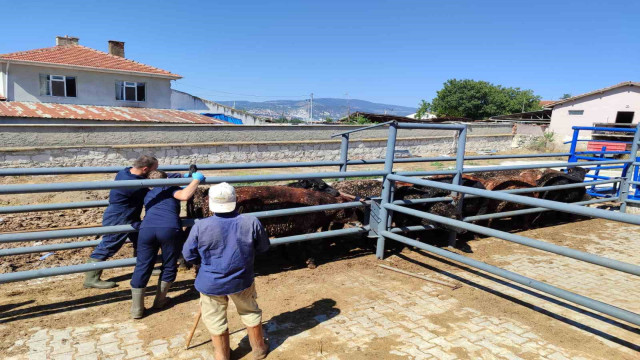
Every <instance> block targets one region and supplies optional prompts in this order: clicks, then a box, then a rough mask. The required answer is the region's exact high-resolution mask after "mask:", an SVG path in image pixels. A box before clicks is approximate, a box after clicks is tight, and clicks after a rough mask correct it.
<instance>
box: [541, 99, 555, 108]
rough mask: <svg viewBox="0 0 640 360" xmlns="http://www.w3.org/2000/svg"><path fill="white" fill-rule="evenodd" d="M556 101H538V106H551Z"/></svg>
mask: <svg viewBox="0 0 640 360" xmlns="http://www.w3.org/2000/svg"><path fill="white" fill-rule="evenodd" d="M556 101H558V100H540V106H542V107H545V106H547V105H549V104H553V103H554V102H556Z"/></svg>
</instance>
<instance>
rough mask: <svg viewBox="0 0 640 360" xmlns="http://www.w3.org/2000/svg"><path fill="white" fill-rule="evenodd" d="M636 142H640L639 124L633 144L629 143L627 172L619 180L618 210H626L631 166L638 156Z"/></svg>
mask: <svg viewBox="0 0 640 360" xmlns="http://www.w3.org/2000/svg"><path fill="white" fill-rule="evenodd" d="M638 142H640V125H638V126H637V127H636V133H635V135H634V136H633V144H631V154H629V158H630V160H631V163H629V167H628V168H627V172H626V173H625V174H624V176H623V177H622V181H621V182H620V212H627V198H628V197H629V187H630V186H631V184H630V182H631V181H633V167H634V166H635V165H634V163H635V162H636V158H637V156H638Z"/></svg>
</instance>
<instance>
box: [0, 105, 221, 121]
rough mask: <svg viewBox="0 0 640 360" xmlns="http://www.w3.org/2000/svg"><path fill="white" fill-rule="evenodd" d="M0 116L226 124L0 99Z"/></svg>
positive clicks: (156, 112)
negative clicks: (1, 100) (2, 100)
mask: <svg viewBox="0 0 640 360" xmlns="http://www.w3.org/2000/svg"><path fill="white" fill-rule="evenodd" d="M2 117H17V118H45V119H73V120H104V121H132V122H160V123H182V124H228V123H227V122H225V121H221V120H217V119H213V118H210V117H207V116H204V115H200V114H197V113H193V112H189V111H182V110H171V109H149V108H131V107H116V106H96V105H71V104H53V103H36V102H22V101H7V102H0V119H1V118H2Z"/></svg>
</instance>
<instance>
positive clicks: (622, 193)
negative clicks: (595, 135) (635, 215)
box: [569, 126, 640, 212]
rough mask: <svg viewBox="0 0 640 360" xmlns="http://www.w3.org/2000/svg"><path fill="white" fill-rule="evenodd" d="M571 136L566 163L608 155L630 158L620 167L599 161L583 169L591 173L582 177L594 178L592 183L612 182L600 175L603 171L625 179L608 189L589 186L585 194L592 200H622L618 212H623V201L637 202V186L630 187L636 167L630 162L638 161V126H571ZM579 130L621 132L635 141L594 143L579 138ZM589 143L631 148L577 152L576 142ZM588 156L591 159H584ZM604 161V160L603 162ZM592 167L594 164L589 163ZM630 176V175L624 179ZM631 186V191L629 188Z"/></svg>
mask: <svg viewBox="0 0 640 360" xmlns="http://www.w3.org/2000/svg"><path fill="white" fill-rule="evenodd" d="M572 129H573V136H572V139H571V141H570V142H569V143H570V144H571V145H570V149H569V162H579V161H580V160H586V161H603V159H604V158H605V156H607V155H629V158H630V159H629V161H628V162H626V163H623V164H617V165H613V164H616V163H615V161H614V160H609V161H608V163H607V162H602V163H599V164H595V165H596V166H594V167H586V168H587V169H589V170H593V171H594V173H593V174H586V175H585V177H587V178H589V179H593V180H591V181H598V180H609V179H612V177H611V176H606V175H601V174H600V171H602V170H620V173H619V175H618V176H616V177H618V178H622V179H624V181H623V182H622V184H621V186H620V187H618V186H615V185H614V186H610V187H596V186H595V185H594V186H591V187H590V188H588V190H587V193H588V194H589V195H591V196H595V197H611V198H613V197H617V198H620V199H622V200H623V202H622V204H621V211H623V212H624V211H626V202H627V200H631V202H633V201H634V200H640V187H639V186H637V185H634V184H633V181H638V179H639V178H638V167H637V166H636V165H634V164H633V163H634V162H636V161H637V156H638V155H637V151H638V141H639V137H638V135H639V131H638V127H636V128H632V129H630V128H608V127H594V126H574V127H573V128H572ZM581 131H607V132H613V133H624V134H633V135H634V138H633V140H631V141H619V140H615V141H614V140H593V139H580V132H581ZM583 141H588V142H596V143H597V142H602V143H604V142H607V143H619V144H625V145H629V144H630V145H631V150H630V151H626V150H625V151H612V150H607V148H606V146H603V147H602V148H601V150H600V151H578V150H577V147H578V143H579V142H583ZM587 155H590V156H587ZM604 161H606V160H604ZM591 164H592V165H594V163H591ZM627 174H629V176H627ZM628 186H630V187H631V189H629V188H628Z"/></svg>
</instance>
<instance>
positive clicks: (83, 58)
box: [0, 45, 182, 79]
mask: <svg viewBox="0 0 640 360" xmlns="http://www.w3.org/2000/svg"><path fill="white" fill-rule="evenodd" d="M2 60H10V61H14V62H16V63H23V64H33V65H35V64H38V65H59V66H65V67H75V68H82V69H88V70H103V71H105V70H106V71H118V72H121V71H124V72H131V73H137V74H146V75H152V76H161V77H166V78H169V79H180V78H182V76H180V75H178V74H173V73H171V72H169V71H166V70H162V69H158V68H156V67H153V66H149V65H145V64H141V63H139V62H135V61H133V60H129V59H125V58H123V57H120V56H115V55H111V54H107V53H105V52H102V51H99V50H96V49H92V48H89V47H86V46H82V45H56V46H52V47H48V48H42V49H34V50H27V51H19V52H14V53H10V54H0V61H2Z"/></svg>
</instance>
